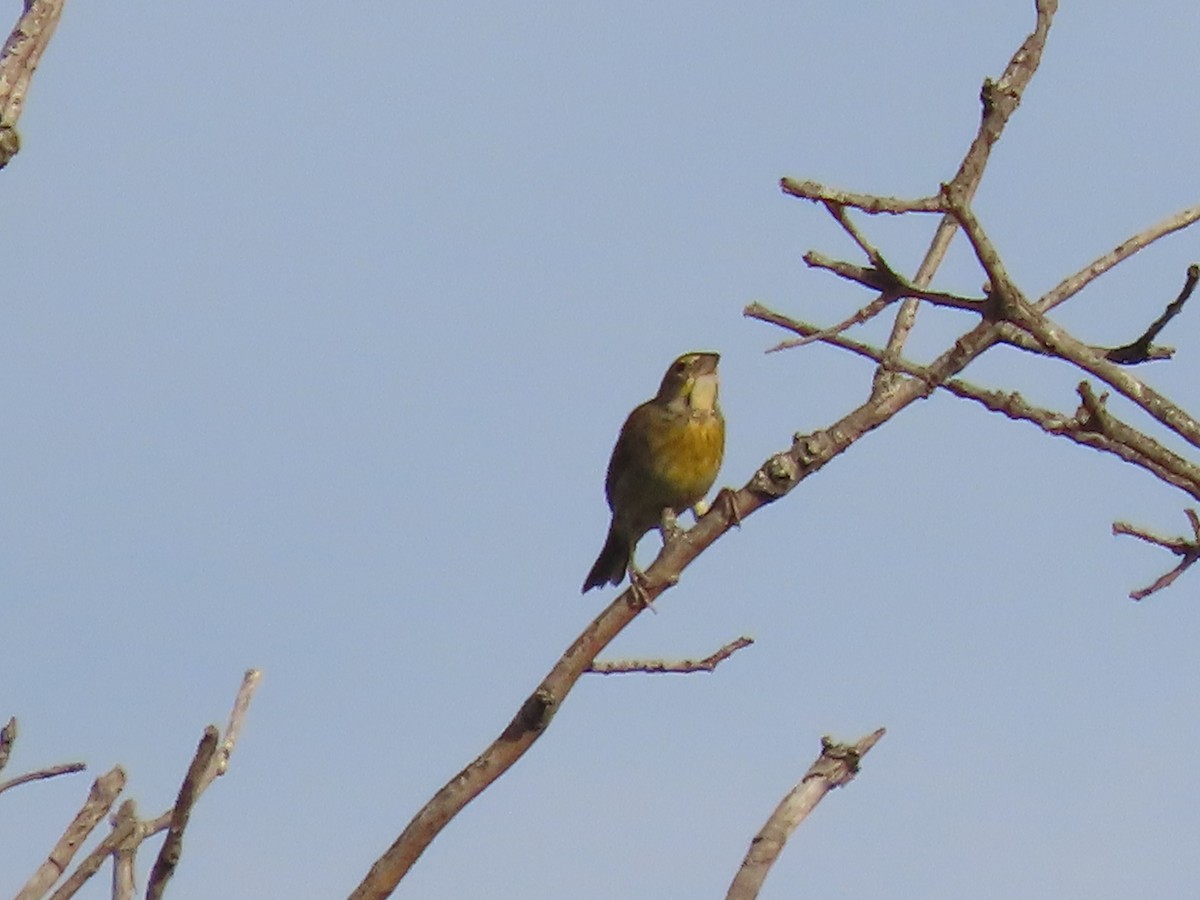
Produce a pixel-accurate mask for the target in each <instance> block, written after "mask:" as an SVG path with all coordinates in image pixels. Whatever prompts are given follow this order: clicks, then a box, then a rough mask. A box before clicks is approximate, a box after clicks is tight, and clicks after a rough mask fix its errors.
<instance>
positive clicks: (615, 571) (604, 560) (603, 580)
mask: <svg viewBox="0 0 1200 900" xmlns="http://www.w3.org/2000/svg"><path fill="white" fill-rule="evenodd" d="M632 549H633V548H632V547H630V546H629V541H628V540H627V539H626V538H625V536H624V535H622V534H619V533H618V532H617V528H616V523H615V522H614V523H613V524H612V525H611V526H610V527H609V529H608V538H607V539H606V540H605V541H604V549H603V550H601V551H600V555H599V556H598V557H596V564H595V565H593V566H592V571H590V572H588V577H587V578H586V579H584V582H583V591H582V593H585V594H586V593H587V592H588V591H590V590H591V589H592V588H594V587H600V586H601V585H603V584H620V583H621V579H623V578H624V577H625V570H626V569H628V568H629V555H630V552H631V551H632Z"/></svg>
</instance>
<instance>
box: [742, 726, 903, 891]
mask: <svg viewBox="0 0 1200 900" xmlns="http://www.w3.org/2000/svg"><path fill="white" fill-rule="evenodd" d="M885 733H886V732H885V730H884V729H883V728H880V729H878V730H877V731H874V732H872V733H871V734H868V735H867V736H865V737H862V738H859V740H858V741H856V742H855V743H853V744H835V743H834V742H833V741H832V740H831V739H830V738H828V737H823V738H821V753H820V755H819V756H818V757H817V758H816V760H815V761H814V762H813V764H812V765H811V766H809V768H808V771H807V772H805V773H804V777H803V778H801V779H800V783H799V784H797V785H796V786H795V787H794V788H792V790H791V791H790V792H789V793H788V795H787V796H786V797H784V798H783V800H782V801H780V803H779V805H778V806H777V807H775V811H774V812H773V813H771V816H770V818H768V819H767V821H766V824H765V825H763V827H762V828H761V829H760V830H759V832H758V834H756V835H755V836H754V840H753V841H751V842H750V849H749V851H747V853H746V858H745V859H743V860H742V865H741V868H739V869H738V873H737V875H735V876H734V879H733V883H732V884H731V885H730V886H729V891H728V893H726V894H725V900H754V898H755V897H757V896H758V892H759V891H760V890H761V889H762V885H763V882H764V881H765V880H766V877H767V873H768V872H770V871H771V866H772V865H774V864H775V860H777V859H778V858H779V854H780V853H782V852H783V847H784V845H785V844H786V843H787V840H788V838H789V837H791V835H792V832H794V831H795V830H796V829H797V828H798V827H799V826H800V823H801V822H803V821H804V820H805V819H806V818H808V814H809V813H811V812H812V811H813V810H814V809H816V806H817V804H818V803H820V802H821V800H823V799H824V797H825V795H826V794H828V793H829V792H830V791H831V790H833V789H834V788H837V787H843V786H845V785H847V784H849V783H850V782H851V781H853V780H854V776H855V775H857V774H858V765H859V761H860V760H861V759H862V758H863V757H864V756H865V755H866V754H867V752H868V751H869V750H870V749H871V748H872V747H874V746H875V745H876V744H877V743H879V740H880V739H881V738H882V737H883V736H884V734H885Z"/></svg>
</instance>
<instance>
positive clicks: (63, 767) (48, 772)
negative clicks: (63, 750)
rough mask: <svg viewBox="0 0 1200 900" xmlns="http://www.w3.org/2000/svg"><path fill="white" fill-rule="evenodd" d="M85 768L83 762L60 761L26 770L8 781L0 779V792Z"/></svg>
mask: <svg viewBox="0 0 1200 900" xmlns="http://www.w3.org/2000/svg"><path fill="white" fill-rule="evenodd" d="M86 768H87V766H86V765H84V764H83V763H81V762H75V763H60V764H59V765H57V766H48V767H46V768H45V769H38V770H37V771H36V772H26V773H25V774H24V775H18V776H17V777H16V778H10V779H9V780H8V781H0V794H3V793H4V792H5V791H7V790H8V789H9V788H15V787H17V786H18V785H22V784H27V783H28V782H30V781H41V780H42V779H44V778H54V777H55V776H57V775H70V774H72V773H74V772H82V771H84V770H85V769H86Z"/></svg>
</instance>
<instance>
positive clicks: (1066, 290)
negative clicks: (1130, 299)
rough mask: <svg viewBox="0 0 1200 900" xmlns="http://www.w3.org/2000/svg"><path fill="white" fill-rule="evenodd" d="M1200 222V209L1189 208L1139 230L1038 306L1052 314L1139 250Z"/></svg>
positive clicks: (1042, 300)
mask: <svg viewBox="0 0 1200 900" xmlns="http://www.w3.org/2000/svg"><path fill="white" fill-rule="evenodd" d="M1198 220H1200V206H1189V207H1188V208H1187V209H1184V210H1181V211H1179V212H1177V213H1175V214H1174V215H1173V216H1168V217H1167V218H1165V219H1163V220H1162V221H1161V222H1158V223H1156V224H1154V225H1151V226H1150V227H1149V228H1147V229H1145V230H1144V231H1139V232H1138V233H1137V234H1135V235H1133V237H1130V238H1127V239H1126V240H1124V241H1122V242H1121V243H1120V244H1118V245H1117V246H1116V247H1114V248H1113V249H1112V250H1110V251H1108V252H1107V253H1105V254H1104V255H1103V256H1101V257H1100V258H1098V259H1096V260H1094V261H1093V262H1091V263H1089V264H1088V265H1086V266H1084V267H1083V268H1082V269H1080V270H1079V271H1078V272H1076V273H1075V274H1074V275H1070V276H1068V277H1066V278H1064V279H1063V280H1062V281H1060V282H1059V283H1058V284H1056V285H1055V286H1054V287H1053V288H1051V289H1050V290H1049V291H1048V292H1047V293H1046V294H1044V295H1043V296H1042V297H1041V299H1040V300H1038V302H1037V304H1036V305H1037V308H1038V310H1039V311H1040V312H1049V311H1050V310H1052V309H1054V307H1056V306H1058V305H1059V304H1060V303H1062V302H1064V301H1065V300H1069V299H1070V298H1071V297H1074V296H1075V295H1076V294H1078V293H1079V292H1080V291H1081V290H1083V289H1084V288H1085V287H1087V285H1089V284H1090V283H1091V282H1093V281H1095V280H1096V279H1097V278H1099V277H1100V276H1101V275H1103V274H1104V273H1105V272H1107V271H1108V270H1109V269H1111V268H1113V266H1116V265H1118V264H1119V263H1122V262H1124V261H1125V260H1127V259H1129V257H1131V256H1133V254H1135V253H1137V252H1138V251H1139V250H1143V249H1145V248H1146V247H1149V246H1150V245H1151V244H1153V243H1154V242H1155V241H1157V240H1158V239H1159V238H1162V237H1166V236H1167V235H1168V234H1173V233H1174V232H1176V231H1180V230H1182V229H1184V228H1187V227H1188V226H1189V225H1193V224H1195V223H1196V222H1197V221H1198Z"/></svg>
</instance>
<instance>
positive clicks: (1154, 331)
mask: <svg viewBox="0 0 1200 900" xmlns="http://www.w3.org/2000/svg"><path fill="white" fill-rule="evenodd" d="M1197 281H1200V266H1198V265H1196V264H1195V263H1192V264H1191V265H1190V266H1188V270H1187V278H1186V279H1185V280H1184V282H1183V289H1182V290H1181V291H1180V292H1179V296H1178V297H1176V298H1175V299H1174V300H1172V301H1171V302H1170V303H1168V304H1167V308H1166V309H1165V310H1163V314H1162V315H1161V316H1159V317H1158V318H1157V319H1155V320H1154V321H1153V322H1151V323H1150V327H1149V328H1147V329H1146V331H1145V332H1144V333H1143V334H1142V335H1141V337H1139V338H1138V339H1137V340H1135V341H1133V342H1132V343H1129V344H1126V345H1125V346H1124V347H1114V348H1113V349H1112V350H1108V351H1106V352H1105V354H1104V356H1105V358H1106V359H1108V360H1109V362H1115V363H1119V364H1120V365H1123V366H1129V365H1135V364H1137V363H1143V362H1146V361H1148V360H1150V359H1151V358H1152V357H1151V355H1150V352H1151V346H1150V343H1151V342H1152V341H1153V340H1154V339H1155V338H1156V337H1158V333H1159V332H1160V331H1162V330H1163V327H1164V326H1165V325H1166V324H1167V323H1168V322H1170V321H1171V319H1173V318H1175V316H1177V315H1178V314H1179V312H1180V310H1182V309H1183V304H1185V303H1187V300H1188V297H1190V296H1192V291H1194V290H1195V289H1196V282H1197Z"/></svg>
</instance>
